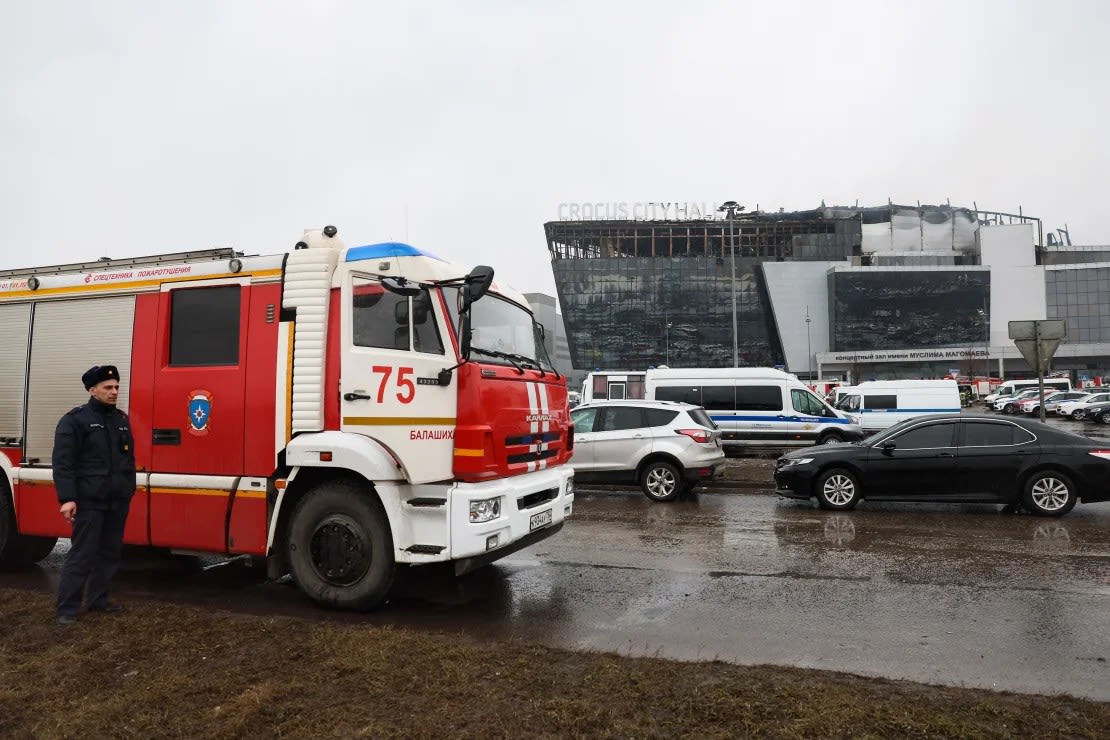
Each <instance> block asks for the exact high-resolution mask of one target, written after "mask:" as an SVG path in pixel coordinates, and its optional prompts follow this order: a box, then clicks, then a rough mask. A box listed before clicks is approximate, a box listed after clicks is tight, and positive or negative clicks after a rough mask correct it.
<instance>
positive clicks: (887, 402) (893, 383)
mask: <svg viewBox="0 0 1110 740" xmlns="http://www.w3.org/2000/svg"><path fill="white" fill-rule="evenodd" d="M837 407H838V408H839V409H840V410H841V411H844V412H847V413H848V414H850V415H851V416H852V417H853V418H856V419H858V420H859V423H860V426H862V427H863V429H864V431H866V432H868V433H870V432H874V431H877V430H879V429H886V428H887V427H889V426H892V425H893V424H897V423H898V422H900V421H904V420H905V419H912V418H913V417H915V416H922V415H924V414H958V413H960V389H959V387H958V386H957V385H956V381H955V380H867V381H864V382H863V383H860V384H859V385H857V386H854V387H853V388H852V389H850V390H849V391H848V393H847V395H845V396H844V398H843V399H841V401H840V403H839V404H837Z"/></svg>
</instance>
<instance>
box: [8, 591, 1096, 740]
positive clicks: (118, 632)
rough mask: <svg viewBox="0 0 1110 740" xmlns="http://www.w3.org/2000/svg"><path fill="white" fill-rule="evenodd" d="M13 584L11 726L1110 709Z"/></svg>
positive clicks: (617, 726)
mask: <svg viewBox="0 0 1110 740" xmlns="http://www.w3.org/2000/svg"><path fill="white" fill-rule="evenodd" d="M52 611H53V610H52V599H51V597H50V596H49V595H48V594H42V593H40V592H33V591H26V590H20V589H13V588H7V587H4V586H3V585H2V581H0V615H3V616H2V619H0V737H36V738H61V737H75V736H78V737H79V736H84V737H135V738H140V737H141V738H149V737H189V738H244V737H260V738H261V737H266V738H272V737H406V738H410V737H413V738H425V737H426V738H432V737H436V738H439V737H444V736H449V737H483V738H490V737H494V738H500V737H559V738H563V737H590V738H594V737H602V738H605V737H621V738H627V737H697V738H724V737H781V738H806V737H815V738H816V737H820V738H829V737H832V738H836V737H844V738H847V737H853V738H856V737H865V738H866V737H872V738H893V737H951V738H979V737H982V738H995V737H997V738H1003V737H1031V738H1032V737H1036V738H1045V737H1070V738H1100V737H1101V738H1105V737H1107V736H1108V735H1110V704H1104V703H1098V702H1091V701H1084V700H1080V699H1074V698H1069V697H1045V696H1026V695H1020V694H1008V693H995V692H989V691H982V690H971V689H959V688H943V687H935V686H927V685H922V684H915V683H910V682H905V681H891V680H882V679H871V678H859V677H855V676H850V675H846V674H839V673H830V672H822V671H813V670H800V669H791V668H769V667H743V666H737V665H733V664H727V663H721V662H704V663H684V662H676V661H668V660H660V659H652V658H626V657H622V656H620V655H614V654H596V653H585V652H571V651H565V650H556V649H549V648H541V647H535V646H530V645H526V644H520V643H517V642H500V643H484V642H479V641H476V640H473V639H471V638H467V637H463V636H459V635H452V634H433V633H422V632H414V631H408V630H404V629H394V628H382V627H374V626H369V625H364V624H359V623H357V622H355V623H343V624H339V623H335V622H331V621H323V620H311V619H297V618H291V617H256V616H246V615H243V614H237V613H229V612H223V611H215V610H202V609H198V608H194V607H188V606H179V605H171V604H165V603H159V602H156V601H147V602H140V603H131V604H128V609H127V610H126V611H125V612H124V613H123V614H122V615H82V617H81V619H80V621H79V622H78V624H77V625H75V626H73V627H66V628H63V627H58V626H56V625H55V624H54V621H53V619H52Z"/></svg>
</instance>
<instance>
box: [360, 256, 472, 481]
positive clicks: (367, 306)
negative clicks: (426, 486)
mask: <svg viewBox="0 0 1110 740" xmlns="http://www.w3.org/2000/svg"><path fill="white" fill-rule="evenodd" d="M344 293H345V303H346V306H345V307H344V311H345V312H349V313H345V315H346V316H349V317H350V319H349V320H348V321H345V322H344V324H345V326H346V327H347V328H346V329H345V332H344V339H343V342H344V350H343V360H342V362H343V368H342V382H341V384H340V399H341V400H340V409H341V415H342V425H343V426H342V428H343V430H344V431H348V432H354V433H356V434H362V435H365V436H368V437H372V438H374V439H376V440H378V441H379V442H381V443H382V444H384V445H385V446H386V447H387V448H389V449H390V450H392V451H393V453H394V454H395V455H396V456H397V458H398V459H399V460H400V461H401V463H402V464H403V465H404V467H405V471H406V473H407V475H408V479H409V481H410V482H412V483H427V482H429V481H437V480H447V479H449V478H450V477H451V475H452V473H451V469H452V460H453V456H452V455H453V449H454V435H455V421H456V419H455V415H456V409H457V408H458V401H457V397H456V392H457V386H458V383H457V381H455V382H450V383H448V384H445V385H441V384H440V382H439V380H438V376H439V371H440V370H443V369H445V368H448V367H451V366H452V365H454V364H455V360H454V353H453V352H452V353H451V354H450V356H449V355H448V349H447V348H448V347H449V346H450V345H449V344H448V343H447V341H445V337H447V336H448V333H447V332H448V330H447V324H446V323H445V320H444V317H443V314H442V312H441V311H439V310H437V307H436V303H437V302H436V301H435V300H433V296H432V295H431V294H430V293H429V292H428V291H427V290H421V291H420V293H419V294H417V295H415V296H403V295H398V294H396V293H391V292H389V291H388V290H386V289H385V288H384V287H383V286H382V284H381V282H380V281H379V280H377V279H375V278H373V277H369V276H367V277H363V276H360V275H350V276H348V279H347V282H346V284H345V285H344Z"/></svg>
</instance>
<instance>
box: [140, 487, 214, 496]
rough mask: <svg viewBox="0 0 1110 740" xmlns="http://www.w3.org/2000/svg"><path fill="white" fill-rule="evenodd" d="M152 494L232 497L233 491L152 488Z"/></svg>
mask: <svg viewBox="0 0 1110 740" xmlns="http://www.w3.org/2000/svg"><path fill="white" fill-rule="evenodd" d="M150 492H151V493H164V494H175V495H179V496H230V495H231V491H221V490H219V489H216V488H151V489H150Z"/></svg>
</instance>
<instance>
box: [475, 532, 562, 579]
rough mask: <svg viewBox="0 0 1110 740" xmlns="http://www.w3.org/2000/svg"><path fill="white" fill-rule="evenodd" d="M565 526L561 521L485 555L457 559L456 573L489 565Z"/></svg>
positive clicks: (544, 538)
mask: <svg viewBox="0 0 1110 740" xmlns="http://www.w3.org/2000/svg"><path fill="white" fill-rule="evenodd" d="M562 528H563V522H559V523H558V524H556V525H553V526H551V527H545V528H543V529H541V530H538V531H536V532H532V533H531V534H527V535H525V536H524V537H523V538H522V539H519V540H517V541H516V542H514V543H513V544H511V545H508V546H506V547H502V548H500V549H499V550H492V551H490V552H487V553H486V554H484V555H475V556H474V557H470V558H463V559H462V560H456V561H455V575H457V576H463V575H466V574H467V573H470V572H471V571H475V570H478V569H479V568H481V567H482V566H485V565H489V564H490V563H492V562H493V561H495V560H500V559H501V558H503V557H505V556H506V555H512V554H513V553H514V552H516V551H517V550H523V549H524V548H526V547H529V546H531V545H534V544H536V543H537V542H539V541H540V540H546V539H547V538H548V537H550V536H551V535H553V534H555V533H556V532H558V531H559V530H560V529H562Z"/></svg>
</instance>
